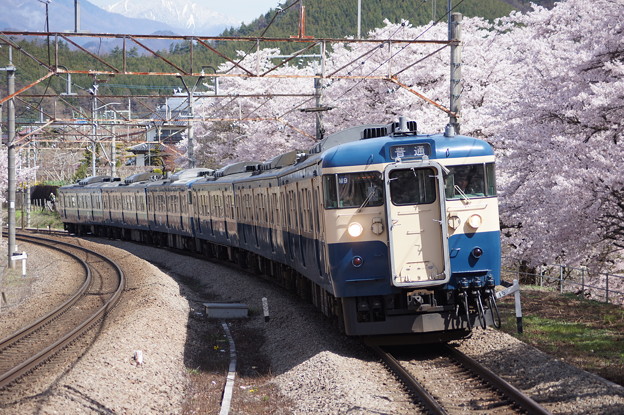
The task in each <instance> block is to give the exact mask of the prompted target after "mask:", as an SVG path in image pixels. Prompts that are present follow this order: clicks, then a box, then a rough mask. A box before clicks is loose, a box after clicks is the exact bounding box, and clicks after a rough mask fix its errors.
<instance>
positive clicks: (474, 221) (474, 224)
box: [468, 215, 483, 229]
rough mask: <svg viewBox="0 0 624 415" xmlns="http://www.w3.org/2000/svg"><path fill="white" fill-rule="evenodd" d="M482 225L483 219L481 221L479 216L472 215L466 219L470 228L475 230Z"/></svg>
mask: <svg viewBox="0 0 624 415" xmlns="http://www.w3.org/2000/svg"><path fill="white" fill-rule="evenodd" d="M482 223H483V219H481V216H479V215H472V216H471V217H469V218H468V225H470V227H471V228H474V229H477V228H478V227H479V226H481V224H482Z"/></svg>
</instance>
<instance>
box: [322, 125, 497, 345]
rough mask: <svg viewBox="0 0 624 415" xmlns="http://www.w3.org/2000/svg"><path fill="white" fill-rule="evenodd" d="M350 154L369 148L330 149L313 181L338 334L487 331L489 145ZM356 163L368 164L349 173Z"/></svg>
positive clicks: (493, 217)
mask: <svg viewBox="0 0 624 415" xmlns="http://www.w3.org/2000/svg"><path fill="white" fill-rule="evenodd" d="M359 144H360V146H361V147H369V148H366V149H362V150H363V151H360V150H355V148H356V147H352V148H349V146H350V145H347V146H344V148H338V149H336V150H335V151H334V153H333V154H332V156H331V158H330V159H331V162H329V163H327V162H326V163H325V167H328V168H327V169H324V176H323V184H324V193H325V208H326V210H325V223H326V224H336V226H327V247H328V257H329V262H330V264H331V265H330V274H331V281H332V284H333V289H334V292H335V294H336V296H337V297H340V298H342V301H343V311H344V315H345V328H346V332H347V334H350V335H356V336H384V338H385V339H389V338H390V337H395V338H396V341H398V342H401V341H405V342H413V343H417V342H438V341H447V340H451V339H454V338H461V337H464V336H466V335H467V334H468V333H469V332H470V330H471V329H472V327H473V326H474V325H475V324H480V325H481V326H485V325H486V324H488V323H492V322H495V321H496V320H497V319H496V318H495V317H496V307H495V304H494V303H493V301H494V297H493V293H494V287H495V285H498V284H499V282H500V231H499V223H498V203H497V198H496V186H495V177H494V155H493V152H492V149H491V148H490V147H489V145H487V144H486V143H484V142H482V141H480V140H476V139H473V138H469V137H454V138H446V137H444V136H420V137H419V136H416V137H413V136H412V137H404V138H394V137H390V138H387V137H386V138H385V139H384V138H378V139H372V140H370V142H369V143H367V144H364V143H362V142H360V143H359ZM375 146H377V147H378V148H377V150H376V151H374V147H375ZM339 152H344V153H343V155H344V157H341V155H339V154H338V153H339ZM358 153H361V154H362V155H365V156H366V158H367V161H369V163H367V164H360V165H357V164H355V160H356V159H357V154H358ZM326 160H327V158H326ZM349 160H351V161H349ZM341 163H344V164H350V163H353V165H350V166H340V164H341ZM466 179H467V180H468V183H465V180H466Z"/></svg>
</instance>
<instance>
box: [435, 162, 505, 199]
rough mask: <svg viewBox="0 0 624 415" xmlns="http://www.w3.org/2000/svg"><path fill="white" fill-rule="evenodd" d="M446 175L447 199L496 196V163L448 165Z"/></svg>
mask: <svg viewBox="0 0 624 415" xmlns="http://www.w3.org/2000/svg"><path fill="white" fill-rule="evenodd" d="M447 168H448V170H449V173H448V174H447V175H445V177H444V185H445V193H446V198H447V199H461V198H469V199H471V198H479V197H485V196H496V179H495V175H494V163H486V164H467V165H461V166H447Z"/></svg>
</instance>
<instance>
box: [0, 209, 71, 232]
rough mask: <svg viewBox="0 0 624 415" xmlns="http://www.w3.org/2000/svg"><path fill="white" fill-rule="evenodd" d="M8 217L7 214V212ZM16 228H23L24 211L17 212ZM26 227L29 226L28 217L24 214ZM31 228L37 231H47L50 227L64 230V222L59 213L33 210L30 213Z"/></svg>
mask: <svg viewBox="0 0 624 415" xmlns="http://www.w3.org/2000/svg"><path fill="white" fill-rule="evenodd" d="M5 217H6V212H5ZM4 221H5V223H6V218H5V219H4ZM15 226H17V227H18V228H21V226H22V211H21V210H16V211H15ZM24 226H28V223H27V217H26V214H25V213H24ZM30 227H31V228H37V229H47V228H48V227H50V228H51V229H63V222H61V217H60V215H59V214H58V212H53V211H50V210H47V209H45V210H41V209H37V208H35V209H32V210H31V211H30Z"/></svg>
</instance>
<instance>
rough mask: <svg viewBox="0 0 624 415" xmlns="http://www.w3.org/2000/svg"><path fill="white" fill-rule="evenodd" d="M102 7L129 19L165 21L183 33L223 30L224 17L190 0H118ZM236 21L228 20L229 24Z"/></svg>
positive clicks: (210, 32)
mask: <svg viewBox="0 0 624 415" xmlns="http://www.w3.org/2000/svg"><path fill="white" fill-rule="evenodd" d="M105 10H107V11H109V12H112V13H119V14H122V15H124V16H128V17H133V18H143V19H149V20H153V21H160V22H169V24H170V25H172V26H175V27H176V28H178V29H180V28H181V29H183V33H184V34H193V35H203V36H208V35H215V34H217V33H219V32H221V31H223V30H224V29H225V28H226V27H227V24H228V19H227V18H226V17H225V16H224V15H222V14H220V13H217V12H215V11H212V10H210V9H208V8H206V7H204V6H202V5H200V4H198V3H195V2H193V1H192V0H120V1H118V2H117V3H114V4H112V5H110V6H107V7H105ZM233 23H237V22H231V21H230V22H229V24H233Z"/></svg>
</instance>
